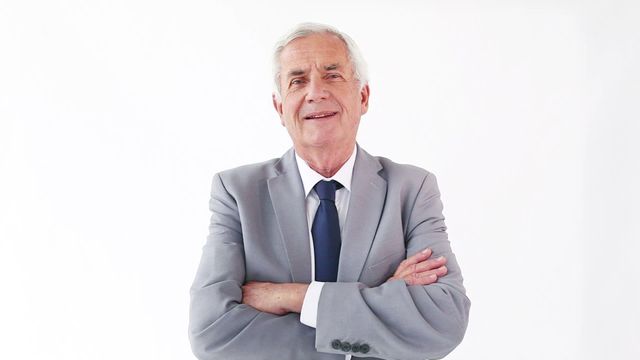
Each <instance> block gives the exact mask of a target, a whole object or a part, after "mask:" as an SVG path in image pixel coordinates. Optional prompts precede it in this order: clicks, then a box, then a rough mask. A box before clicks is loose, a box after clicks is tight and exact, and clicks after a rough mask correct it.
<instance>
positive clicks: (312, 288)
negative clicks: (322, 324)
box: [300, 281, 324, 329]
mask: <svg viewBox="0 0 640 360" xmlns="http://www.w3.org/2000/svg"><path fill="white" fill-rule="evenodd" d="M323 286H324V283H323V282H320V281H312V282H311V284H309V287H308V288H307V293H306V294H304V300H303V301H302V310H301V311H300V322H301V323H303V324H305V325H307V326H310V327H312V328H314V329H315V327H316V322H317V320H318V303H319V302H320V292H322V287H323Z"/></svg>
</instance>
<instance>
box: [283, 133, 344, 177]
mask: <svg viewBox="0 0 640 360" xmlns="http://www.w3.org/2000/svg"><path fill="white" fill-rule="evenodd" d="M354 148H355V142H354V143H351V144H349V145H346V146H344V147H342V148H331V149H324V148H303V147H298V146H295V150H296V153H297V154H298V156H300V157H301V158H302V159H303V160H304V161H305V162H306V163H307V165H309V167H310V168H312V169H313V170H314V171H315V172H317V173H318V174H320V175H322V176H324V177H326V178H330V177H332V176H333V175H335V174H336V173H337V172H338V170H340V168H341V167H342V165H344V163H346V162H347V160H349V157H351V154H352V153H353V149H354Z"/></svg>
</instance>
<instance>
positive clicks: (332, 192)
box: [313, 180, 342, 201]
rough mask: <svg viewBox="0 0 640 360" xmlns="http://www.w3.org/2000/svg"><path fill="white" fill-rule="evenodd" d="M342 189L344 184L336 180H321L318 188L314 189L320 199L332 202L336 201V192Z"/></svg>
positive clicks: (317, 185)
mask: <svg viewBox="0 0 640 360" xmlns="http://www.w3.org/2000/svg"><path fill="white" fill-rule="evenodd" d="M341 188H342V184H340V183H339V182H337V181H335V180H331V181H324V180H320V181H318V183H317V184H316V186H314V187H313V189H314V190H315V191H316V194H318V197H319V198H320V200H330V201H335V199H336V190H338V189H341Z"/></svg>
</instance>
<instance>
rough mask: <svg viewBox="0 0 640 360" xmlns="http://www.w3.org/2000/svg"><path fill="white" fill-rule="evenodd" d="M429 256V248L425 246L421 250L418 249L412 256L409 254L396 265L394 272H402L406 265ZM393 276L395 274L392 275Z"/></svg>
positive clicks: (413, 263) (411, 264)
mask: <svg viewBox="0 0 640 360" xmlns="http://www.w3.org/2000/svg"><path fill="white" fill-rule="evenodd" d="M429 256H431V249H429V248H426V249H424V250H422V251H420V252H419V253H417V254H414V255H413V256H410V257H408V258H406V259H405V260H403V261H402V262H401V263H400V265H398V268H397V269H396V272H395V274H399V273H401V272H403V271H404V270H405V269H407V268H408V267H411V266H413V265H415V264H417V263H419V262H421V261H424V260H427V259H428V258H429ZM394 276H395V275H394Z"/></svg>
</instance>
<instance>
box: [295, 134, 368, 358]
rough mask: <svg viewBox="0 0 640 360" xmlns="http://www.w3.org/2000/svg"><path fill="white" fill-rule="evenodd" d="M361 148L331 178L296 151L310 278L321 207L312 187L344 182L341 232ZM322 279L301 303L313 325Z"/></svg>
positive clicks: (338, 195)
mask: <svg viewBox="0 0 640 360" xmlns="http://www.w3.org/2000/svg"><path fill="white" fill-rule="evenodd" d="M357 152H358V148H357V147H354V149H353V152H352V153H351V157H349V160H347V162H345V163H344V165H342V167H341V168H340V170H338V172H337V173H336V174H335V175H333V176H332V177H331V178H325V177H324V176H322V175H320V174H318V173H317V172H316V171H315V170H313V169H312V168H311V167H309V165H307V163H306V162H305V161H304V160H303V159H302V158H301V157H300V156H298V154H297V153H296V162H297V165H298V171H299V172H300V178H301V179H302V186H303V187H304V193H305V194H306V198H305V203H306V208H307V224H308V229H309V241H310V244H309V245H310V246H309V248H310V249H311V251H310V254H309V255H310V256H311V278H312V279H315V256H314V253H313V236H312V235H311V225H313V218H314V217H315V215H316V211H317V210H318V206H320V198H318V195H317V194H316V192H315V191H313V187H314V186H315V185H316V184H317V183H318V181H320V180H326V181H330V180H335V181H337V182H339V183H340V184H342V186H343V188H341V189H338V190H337V191H336V198H335V204H336V209H337V210H338V220H339V221H340V232H341V233H342V229H343V224H344V223H345V221H346V219H347V210H348V209H349V198H350V196H351V176H352V175H353V165H354V164H355V161H356V153H357ZM323 285H324V283H323V282H319V281H312V282H311V284H309V288H308V289H307V293H306V294H305V296H304V302H303V303H302V310H301V312H300V322H301V323H303V324H305V325H307V326H310V327H312V328H315V327H316V322H317V317H318V302H319V301H320V292H321V291H322V286H323ZM350 358H351V355H347V359H350Z"/></svg>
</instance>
